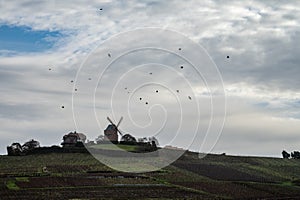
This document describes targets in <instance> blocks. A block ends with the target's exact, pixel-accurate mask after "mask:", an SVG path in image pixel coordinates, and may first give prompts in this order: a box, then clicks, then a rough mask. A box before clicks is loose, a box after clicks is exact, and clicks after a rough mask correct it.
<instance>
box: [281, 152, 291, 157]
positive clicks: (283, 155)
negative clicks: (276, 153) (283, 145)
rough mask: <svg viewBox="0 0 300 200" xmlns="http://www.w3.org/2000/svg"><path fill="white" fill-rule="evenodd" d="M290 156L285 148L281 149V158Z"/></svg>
mask: <svg viewBox="0 0 300 200" xmlns="http://www.w3.org/2000/svg"><path fill="white" fill-rule="evenodd" d="M290 156H291V155H290V154H289V153H288V152H286V151H285V150H283V151H282V157H283V158H287V159H288V158H289V157H290Z"/></svg>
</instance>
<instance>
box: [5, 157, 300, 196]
mask: <svg viewBox="0 0 300 200" xmlns="http://www.w3.org/2000/svg"><path fill="white" fill-rule="evenodd" d="M299 180H300V160H294V159H291V160H288V159H280V158H264V157H238V156H225V155H208V156H206V157H205V158H203V159H199V158H198V156H197V154H196V153H191V152H187V153H185V154H184V155H183V156H182V157H181V158H180V159H179V160H177V161H176V162H174V163H173V164H171V165H170V166H168V167H166V168H164V169H162V170H160V171H157V172H151V173H143V174H132V173H122V172H117V171H114V170H112V169H110V168H108V167H106V166H104V165H103V164H101V163H99V162H98V161H97V160H96V159H94V158H93V157H92V156H91V155H89V154H84V153H51V154H37V155H28V156H10V157H9V156H0V197H1V199H75V198H76V199H132V198H136V199H143V198H144V199H152V198H160V199H247V198H248V199H256V198H269V199H282V198H292V199H300V187H299V185H300V181H299Z"/></svg>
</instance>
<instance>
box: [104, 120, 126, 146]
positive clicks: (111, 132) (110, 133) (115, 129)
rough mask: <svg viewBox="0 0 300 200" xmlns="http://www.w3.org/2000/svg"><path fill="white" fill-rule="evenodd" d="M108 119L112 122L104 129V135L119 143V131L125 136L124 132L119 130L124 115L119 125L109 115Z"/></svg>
mask: <svg viewBox="0 0 300 200" xmlns="http://www.w3.org/2000/svg"><path fill="white" fill-rule="evenodd" d="M107 120H108V121H109V122H110V125H108V126H107V128H106V129H105V130H104V136H105V137H106V138H107V139H108V140H109V141H111V142H112V143H117V142H118V133H119V134H120V135H121V136H123V134H122V132H121V131H120V130H119V126H120V124H121V122H122V120H123V117H121V118H120V120H119V122H118V124H117V125H115V123H113V121H112V120H111V119H110V118H109V117H107Z"/></svg>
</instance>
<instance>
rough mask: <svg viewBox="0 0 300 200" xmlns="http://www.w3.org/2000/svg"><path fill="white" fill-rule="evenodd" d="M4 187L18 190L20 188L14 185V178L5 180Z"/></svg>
mask: <svg viewBox="0 0 300 200" xmlns="http://www.w3.org/2000/svg"><path fill="white" fill-rule="evenodd" d="M6 187H7V188H8V189H9V190H19V189H20V188H19V187H18V186H17V185H16V182H15V181H14V180H9V181H7V182H6Z"/></svg>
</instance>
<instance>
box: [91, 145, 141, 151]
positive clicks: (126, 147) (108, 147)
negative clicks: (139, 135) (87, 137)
mask: <svg viewBox="0 0 300 200" xmlns="http://www.w3.org/2000/svg"><path fill="white" fill-rule="evenodd" d="M89 147H90V148H94V149H104V150H116V151H118V150H120V149H123V150H126V151H135V150H136V149H137V147H136V146H134V145H124V144H116V145H115V144H100V145H92V146H89Z"/></svg>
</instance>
